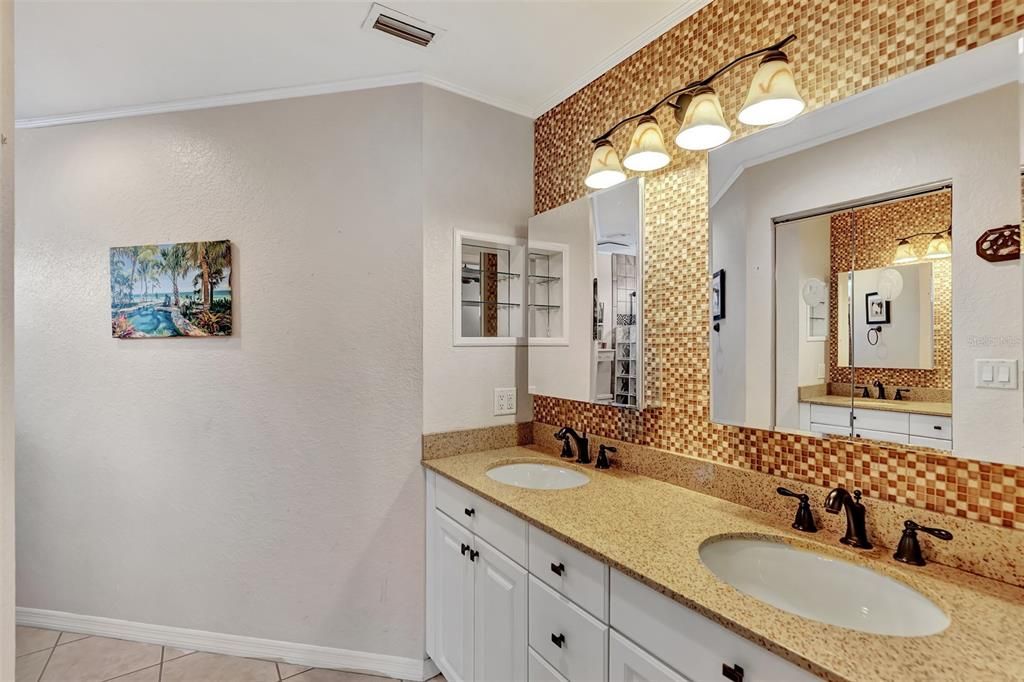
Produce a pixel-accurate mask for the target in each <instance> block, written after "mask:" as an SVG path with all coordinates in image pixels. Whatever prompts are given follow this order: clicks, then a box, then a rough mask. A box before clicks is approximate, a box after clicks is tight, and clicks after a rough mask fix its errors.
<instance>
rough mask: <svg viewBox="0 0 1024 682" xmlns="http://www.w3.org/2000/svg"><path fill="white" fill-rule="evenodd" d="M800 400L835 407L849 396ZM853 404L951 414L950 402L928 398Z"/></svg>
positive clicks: (845, 404)
mask: <svg viewBox="0 0 1024 682" xmlns="http://www.w3.org/2000/svg"><path fill="white" fill-rule="evenodd" d="M800 401H801V402H805V403H814V404H815V405H835V406H837V407H849V406H850V396H848V395H818V396H814V397H811V398H801V399H800ZM853 406H854V407H860V408H863V409H865V410H886V411H888V412H912V413H914V414H931V415H935V416H937V417H951V416H952V415H953V405H952V403H939V402H932V401H929V400H879V399H878V398H853Z"/></svg>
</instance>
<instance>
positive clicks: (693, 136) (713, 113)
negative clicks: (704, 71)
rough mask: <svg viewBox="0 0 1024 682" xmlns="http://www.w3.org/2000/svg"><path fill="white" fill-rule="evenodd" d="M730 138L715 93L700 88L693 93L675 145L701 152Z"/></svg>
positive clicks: (730, 132)
mask: <svg viewBox="0 0 1024 682" xmlns="http://www.w3.org/2000/svg"><path fill="white" fill-rule="evenodd" d="M730 137H732V131H731V130H730V129H729V126H728V124H727V123H726V122H725V114H723V113H722V103H721V102H720V101H718V95H717V94H715V91H714V90H712V89H711V88H702V89H700V90H698V91H696V92H694V93H693V98H692V99H691V100H690V103H689V105H688V106H687V107H686V113H685V114H684V115H683V121H682V125H680V126H679V132H678V133H677V134H676V144H677V145H678V146H679V147H682V148H683V149H689V150H691V151H703V150H705V149H711V148H712V147H717V146H718V145H720V144H723V143H724V142H726V141H727V140H728V139H729V138H730Z"/></svg>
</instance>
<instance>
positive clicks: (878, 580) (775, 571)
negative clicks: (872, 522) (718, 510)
mask: <svg viewBox="0 0 1024 682" xmlns="http://www.w3.org/2000/svg"><path fill="white" fill-rule="evenodd" d="M700 558H701V561H703V562H704V565H705V566H707V567H708V568H709V569H710V570H711V572H712V573H714V574H715V575H716V576H718V578H720V579H721V580H722V581H724V582H726V583H728V584H729V585H732V586H733V587H735V588H736V589H737V590H739V591H740V592H744V593H746V594H749V595H750V596H751V597H754V598H756V599H760V600H761V601H763V602H767V603H769V604H771V605H772V606H776V607H778V608H780V609H782V610H783V611H788V612H790V613H793V614H796V615H798V616H803V617H804V618H809V619H811V620H816V621H819V622H821V623H828V624H830V625H838V626H839V627H844V628H849V629H851V630H859V631H861V632H869V633H872V634H876V635H895V636H898V637H924V636H926V635H934V634H936V633H939V632H942V631H943V630H945V629H946V627H947V626H949V616H947V615H946V614H945V613H943V611H942V610H941V609H940V608H939V607H938V606H936V605H935V604H934V603H933V602H932V601H931V600H930V599H928V598H927V597H925V596H924V595H922V594H920V593H919V592H917V591H915V590H913V589H912V588H910V587H908V586H907V585H904V584H903V583H901V582H899V581H897V580H893V579H892V578H888V577H886V576H884V575H881V574H879V573H875V572H874V571H872V570H871V569H868V568H864V567H862V566H857V565H855V564H852V563H849V562H846V561H843V560H841V559H836V558H832V557H828V556H823V555H821V554H817V553H815V552H813V551H809V550H803V549H799V548H797V547H793V546H791V545H788V544H785V543H783V542H773V541H771V540H763V539H755V538H736V537H731V538H722V539H714V538H712V539H711V540H709V541H707V542H705V543H704V544H703V545H702V546H701V548H700Z"/></svg>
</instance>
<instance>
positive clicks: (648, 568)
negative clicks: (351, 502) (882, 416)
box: [424, 447, 1024, 682]
mask: <svg viewBox="0 0 1024 682" xmlns="http://www.w3.org/2000/svg"><path fill="white" fill-rule="evenodd" d="M510 462H516V463H543V464H544V465H545V466H547V467H550V468H552V469H554V468H558V467H562V468H565V469H566V470H567V471H570V472H572V473H573V474H574V476H572V477H570V478H572V481H566V482H558V483H557V485H558V486H562V485H572V486H574V487H566V488H564V489H528V488H524V487H521V486H522V485H543V486H547V485H548V484H549V482H548V481H544V480H541V481H540V482H534V483H526V482H524V481H522V480H520V481H518V482H517V484H516V485H511V484H509V483H502V482H499V481H497V480H495V479H494V478H493V477H491V476H489V475H488V472H489V471H491V470H493V469H495V468H496V467H499V466H502V465H506V464H508V463H510ZM424 466H425V468H426V469H427V470H428V471H427V514H428V515H427V519H428V524H427V581H428V583H427V584H428V590H427V614H428V616H427V618H428V623H427V650H428V653H429V654H430V656H431V657H432V659H433V660H434V662H435V663H436V664H437V665H438V667H439V668H440V670H441V671H442V672H443V673H444V675H445V677H446V679H448V680H450V681H452V682H468V681H471V680H504V681H507V680H516V681H518V680H531V681H533V680H544V681H557V682H562V681H565V680H578V681H585V682H603V681H606V680H607V681H611V682H622V681H624V680H652V681H653V680H670V681H684V680H690V681H701V682H703V681H705V680H724V679H729V680H734V681H735V680H744V681H745V682H759V681H762V680H771V681H774V682H803V681H804V680H812V679H817V678H824V679H830V680H840V681H846V682H854V681H860V680H880V681H885V680H893V681H895V680H906V679H928V680H930V681H936V682H937V681H940V680H965V679H985V680H1011V679H1015V677H1016V676H1017V675H1018V673H1020V672H1021V671H1020V670H1019V669H1018V668H1016V667H1015V666H1017V665H1018V664H1019V662H1018V661H1016V660H1015V659H1014V655H1015V654H1014V652H1015V646H1016V643H1019V642H1020V641H1022V640H1024V590H1022V589H1021V588H1017V587H1013V586H1010V585H1007V584H1004V583H999V582H996V581H993V580H988V579H984V578H980V577H978V576H973V575H970V574H967V573H964V572H961V571H958V570H955V569H951V568H947V567H945V566H940V565H938V564H929V565H928V566H925V567H923V568H919V567H907V566H905V565H903V564H898V563H896V562H894V561H893V560H892V559H891V554H892V550H885V549H874V550H853V549H847V548H845V547H843V546H842V545H840V544H839V543H838V542H837V540H838V537H837V536H833V535H830V534H826V533H824V532H819V533H818V534H816V535H813V536H810V535H807V534H801V533H796V532H795V531H793V530H791V529H790V528H789V521H790V520H791V519H790V518H785V519H774V518H772V517H770V516H769V515H767V514H764V513H762V512H757V511H754V510H751V509H749V508H746V507H741V506H739V505H736V504H732V503H730V502H725V501H723V500H720V499H717V498H712V497H707V496H705V495H702V494H700V493H697V492H694V491H691V490H687V489H685V488H680V487H678V486H674V485H670V484H667V483H663V482H661V481H657V480H654V479H651V478H647V477H644V476H640V475H636V474H631V473H628V472H624V471H621V470H617V469H614V468H613V469H612V470H610V471H598V470H595V469H593V467H582V466H577V465H573V464H565V460H560V459H559V458H557V457H554V456H552V455H548V454H545V453H543V452H542V451H540V450H539V449H537V448H534V447H529V448H523V447H518V448H506V449H499V450H490V451H484V452H478V453H470V454H465V455H457V456H453V457H446V458H442V459H434V460H429V461H426V462H424ZM580 474H582V477H581V479H583V478H585V479H586V483H584V484H582V485H580V484H579V480H577V478H576V476H578V475H580ZM510 480H511V479H510ZM744 541H750V543H751V544H752V545H757V544H762V545H764V544H768V545H769V546H770V547H772V546H774V547H778V548H783V549H785V548H792V549H793V550H798V552H796V553H798V554H800V555H802V556H804V557H805V558H806V557H810V558H811V559H808V560H806V561H804V562H802V563H798V564H793V566H794V568H793V569H792V570H788V571H785V570H783V571H780V570H779V569H778V566H776V567H775V569H774V570H775V573H772V572H771V570H769V569H770V568H771V566H770V565H769V563H768V562H767V561H763V560H762V558H761V557H759V558H758V563H759V565H760V566H761V567H762V568H763V569H764V571H763V572H765V573H766V574H769V575H775V576H776V577H775V578H772V579H771V582H770V583H769V584H768V588H772V587H773V584H774V583H785V582H788V583H789V584H788V585H781V586H780V589H789V590H797V591H798V593H801V594H803V595H804V596H805V598H804V599H799V598H795V597H793V596H792V595H793V594H795V593H793V592H790V597H787V598H786V600H785V601H780V602H778V604H779V607H778V608H777V607H776V606H772V605H771V603H768V602H770V601H771V598H770V597H764V596H763V595H758V596H757V597H755V596H751V595H750V594H748V593H745V592H744V590H747V589H750V588H748V587H744V586H742V584H740V583H737V584H740V587H739V588H736V587H733V586H732V585H731V584H730V583H729V581H730V580H731V579H732V577H731V576H730V575H729V573H730V569H729V568H728V566H729V564H728V560H729V559H730V558H731V557H729V556H728V552H727V551H726V552H724V553H720V552H716V553H710V552H708V548H709V547H713V548H722V549H724V550H727V549H728V547H729V545H730V544H734V543H742V542H744ZM765 541H767V543H765ZM723 554H724V556H723ZM815 557H817V558H815ZM824 559H831V560H835V559H838V560H839V561H829V560H824ZM723 563H724V565H725V566H726V569H724V570H723V569H722V568H721V566H722V565H723ZM745 566H746V564H745V563H741V564H739V565H738V568H739V569H740V572H742V571H743V570H745V569H744V567H745ZM736 567H737V564H733V568H734V569H735V568H736ZM760 570H761V569H759V571H760ZM734 572H735V571H734ZM822 572H824V573H822ZM829 585H832V586H833V587H831V588H829V587H828V586H829ZM822 586H825V587H822ZM836 586H842V589H839V588H837V587H836ZM821 590H825V591H821ZM864 595H866V598H868V599H870V598H871V597H872V596H879V595H881V601H879V603H877V604H875V603H872V604H867V602H863V603H862V602H861V601H860V600H861V598H862V596H864ZM904 600H907V601H904ZM787 602H788V603H787ZM800 602H803V603H800ZM887 605H888V607H889V608H890V611H888V612H884V610H885V608H886V606H887ZM919 607H920V608H919ZM794 609H796V610H800V609H806V610H810V611H811V612H812V613H811V614H810V615H809V616H808V615H807V613H806V612H805V613H804V615H797V614H796V613H795V611H794ZM815 609H818V612H817V614H815V613H813V611H814V610H815ZM874 612H883V613H881V614H878V613H874ZM872 615H874V616H875V618H874V620H873V619H872ZM844 618H845V619H846V620H843V619H844ZM837 623H839V624H837ZM889 628H893V629H889ZM855 630H861V631H860V632H856V631H855ZM879 633H882V634H879ZM893 635H898V636H895V637H894V636H893ZM979 651H989V652H992V655H989V656H982V655H978V654H977V652H979ZM999 652H1005V656H1004V655H1003V654H1000V653H999Z"/></svg>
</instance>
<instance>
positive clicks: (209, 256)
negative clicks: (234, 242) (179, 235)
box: [185, 242, 231, 309]
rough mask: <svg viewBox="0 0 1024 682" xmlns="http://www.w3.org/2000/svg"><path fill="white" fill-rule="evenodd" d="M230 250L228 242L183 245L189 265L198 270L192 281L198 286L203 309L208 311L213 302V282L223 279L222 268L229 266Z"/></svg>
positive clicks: (214, 284)
mask: <svg viewBox="0 0 1024 682" xmlns="http://www.w3.org/2000/svg"><path fill="white" fill-rule="evenodd" d="M230 248H231V246H230V244H229V243H228V242H190V243H188V244H186V245H185V252H186V254H187V255H188V261H189V263H190V264H191V265H193V266H195V267H197V268H199V274H198V275H196V278H195V280H194V281H195V283H196V284H197V285H198V286H199V297H200V301H201V303H202V307H203V308H204V309H208V308H209V307H210V303H211V302H212V301H213V287H214V286H216V283H215V281H216V282H219V281H220V280H221V279H223V277H224V275H223V271H224V268H225V267H229V266H230V263H231V251H230ZM218 273H219V275H218Z"/></svg>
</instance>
